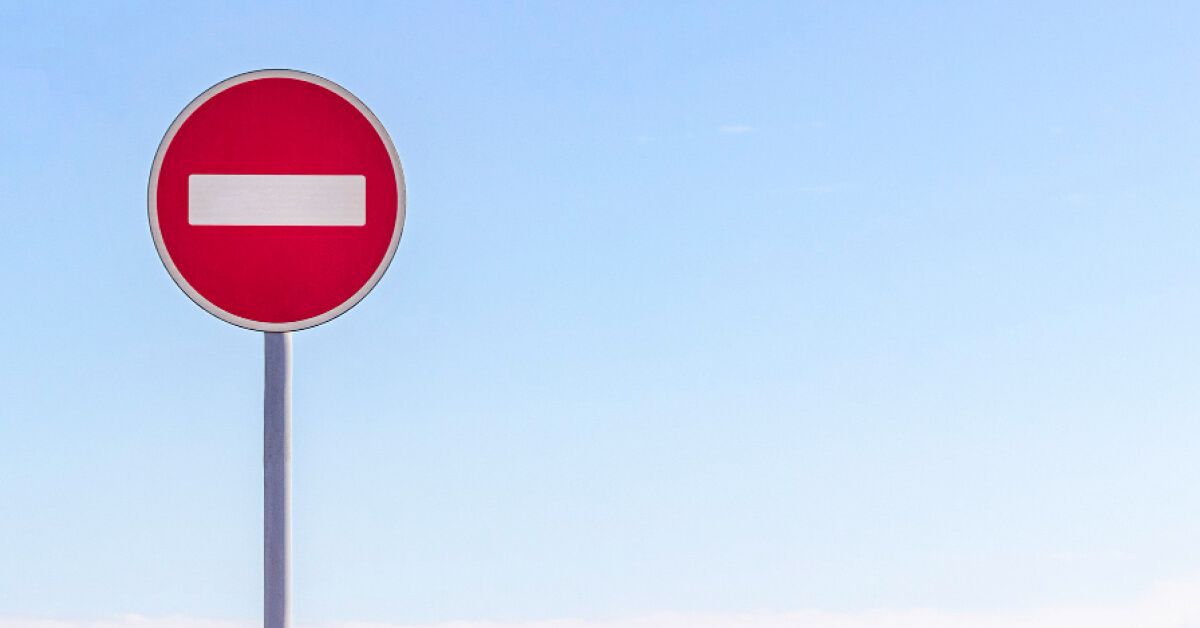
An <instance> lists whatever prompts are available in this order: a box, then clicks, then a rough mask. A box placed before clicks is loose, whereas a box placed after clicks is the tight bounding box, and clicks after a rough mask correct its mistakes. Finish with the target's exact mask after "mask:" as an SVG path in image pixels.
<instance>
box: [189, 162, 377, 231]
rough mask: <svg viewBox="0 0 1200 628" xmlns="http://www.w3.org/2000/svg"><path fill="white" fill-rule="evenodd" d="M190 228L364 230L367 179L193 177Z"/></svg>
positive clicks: (191, 180) (303, 175)
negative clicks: (237, 227) (322, 228)
mask: <svg viewBox="0 0 1200 628" xmlns="http://www.w3.org/2000/svg"><path fill="white" fill-rule="evenodd" d="M188 223H189V224H193V225H231V226H242V227H299V226H312V227H361V226H363V225H365V224H367V178H366V177H364V176H362V175H357V174H355V175H341V174H193V175H191V176H189V177H188Z"/></svg>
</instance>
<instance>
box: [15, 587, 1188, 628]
mask: <svg viewBox="0 0 1200 628" xmlns="http://www.w3.org/2000/svg"><path fill="white" fill-rule="evenodd" d="M259 625H260V624H259V622H256V621H221V620H212V619H190V618H185V617H162V618H152V617H142V616H138V615H129V616H125V617H118V618H112V619H103V620H93V621H79V620H56V619H18V618H8V619H0V628H258V626H259ZM1195 626H1200V578H1196V579H1193V580H1187V581H1176V582H1167V583H1162V584H1159V585H1157V586H1155V587H1152V588H1151V589H1150V590H1149V591H1147V592H1146V593H1145V594H1144V595H1141V596H1139V597H1137V598H1136V599H1132V600H1129V601H1126V602H1123V603H1113V604H1091V605H1059V606H1049V607H1042V608H1037V609H1030V610H998V611H971V612H967V611H952V610H944V609H934V608H915V609H896V610H887V609H883V610H870V611H857V612H828V611H815V610H811V611H797V612H791V613H757V614H742V615H738V614H730V615H714V614H687V613H658V614H650V615H642V616H637V617H629V618H624V619H609V620H583V619H553V620H538V621H524V622H522V621H512V622H489V621H455V622H444V623H438V624H404V623H386V622H384V623H380V622H335V623H326V624H298V628H1195Z"/></svg>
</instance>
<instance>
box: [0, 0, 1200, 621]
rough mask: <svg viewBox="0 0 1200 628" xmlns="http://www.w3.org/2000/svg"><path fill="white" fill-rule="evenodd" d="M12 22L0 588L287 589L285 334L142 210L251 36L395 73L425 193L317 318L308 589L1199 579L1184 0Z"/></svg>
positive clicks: (192, 14)
mask: <svg viewBox="0 0 1200 628" xmlns="http://www.w3.org/2000/svg"><path fill="white" fill-rule="evenodd" d="M167 4H171V5H172V6H165V5H167ZM1134 4H1139V3H1134ZM0 7H2V8H0V24H2V25H3V26H2V27H0V29H2V32H0V75H2V76H3V81H4V87H3V89H0V145H2V146H3V148H4V150H3V151H0V207H2V208H3V212H4V213H3V216H4V219H5V226H4V228H3V229H0V286H3V288H4V291H5V293H6V295H7V296H6V298H5V304H6V307H4V308H2V309H0V329H3V331H2V332H0V350H2V353H3V357H4V359H3V361H2V362H0V399H2V400H3V403H2V404H0V618H3V617H42V618H88V617H108V616H115V615H120V614H124V613H139V614H144V615H149V616H165V615H181V616H190V617H209V618H218V619H219V618H230V619H248V620H252V619H254V618H256V617H258V616H259V614H260V612H261V611H260V604H261V602H260V600H261V571H260V570H261V536H260V535H261V532H260V526H261V392H262V391H261V386H262V381H261V378H262V372H261V371H262V340H261V337H260V334H256V333H253V332H248V331H245V330H242V329H238V328H235V327H233V326H230V325H228V324H225V323H222V322H221V321H219V320H217V319H216V318H213V317H212V316H210V315H209V314H207V313H205V312H204V311H202V310H201V309H200V308H198V307H196V306H195V305H194V304H192V303H191V302H190V301H189V300H188V299H187V298H186V297H185V296H184V295H183V293H182V292H180V291H179V289H178V288H176V287H175V285H174V284H173V283H172V281H171V279H170V278H169V277H168V275H167V273H166V272H165V271H164V270H163V268H162V266H161V264H160V263H159V261H158V258H157V255H156V254H155V251H154V247H153V245H152V243H151V240H150V235H149V231H148V228H147V224H146V207H145V196H146V179H147V175H148V171H149V168H150V162H151V160H152V158H153V156H154V151H155V149H156V147H157V145H158V142H159V139H160V138H161V136H162V134H163V132H164V131H165V130H166V128H167V126H168V125H169V124H170V123H171V121H172V119H173V118H174V117H175V115H176V114H177V113H178V112H179V111H180V110H181V109H182V108H183V107H184V105H186V104H187V102H188V101H189V100H191V99H192V98H193V97H194V96H196V95H197V94H199V93H200V92H201V91H203V90H204V89H206V88H208V87H209V86H211V85H212V84H214V83H216V82H218V81H220V80H222V79H224V78H226V77H228V76H231V75H233V74H237V73H240V72H243V71H247V70H252V69H258V68H264V67H289V68H295V69H301V70H306V71H310V72H315V73H317V74H321V75H323V76H326V77H328V78H330V79H332V80H334V81H337V82H338V83H340V84H342V85H343V86H345V87H346V88H348V89H350V90H351V91H353V92H354V93H356V94H357V95H358V96H359V97H360V98H362V99H363V101H365V102H366V103H367V105H369V106H370V107H371V108H372V109H373V110H374V111H375V113H376V114H377V115H378V116H379V118H380V119H381V120H382V121H383V123H384V124H385V125H386V126H387V128H388V129H389V131H390V133H391V135H392V137H393V138H394V140H395V142H396V146H397V149H398V150H399V153H400V156H401V158H402V160H403V162H404V168H405V172H406V175H407V182H408V188H409V199H408V201H409V202H408V221H407V224H406V228H405V233H404V238H403V240H402V242H401V244H400V249H399V252H398V254H397V257H396V260H395V263H394V264H393V265H392V267H391V269H390V271H389V272H388V274H387V275H386V276H385V277H384V279H383V281H382V282H381V283H380V284H379V286H378V287H377V288H376V289H375V291H374V292H373V293H372V294H371V295H370V296H369V297H367V299H366V300H365V301H364V302H363V303H362V304H361V305H360V306H359V307H357V308H355V309H354V310H353V311H352V312H350V313H349V314H348V315H346V316H344V317H342V318H340V319H337V320H335V321H333V322H331V323H329V324H327V325H325V326H322V327H319V328H317V329H313V330H309V331H304V332H300V333H298V334H297V335H296V337H295V399H294V403H295V406H294V407H295V410H294V421H295V428H294V429H295V434H294V438H295V441H294V443H295V444H294V447H295V452H294V455H295V457H294V463H295V494H294V505H295V519H294V522H295V523H294V525H295V547H294V551H295V576H294V578H295V613H296V617H297V619H299V620H301V621H307V622H336V621H343V620H349V619H358V620H369V621H388V622H408V623H417V622H430V623H437V622H444V621H449V620H455V619H475V620H505V621H510V620H532V619H539V618H551V617H576V618H595V617H614V616H626V615H638V614H644V613H652V612H655V611H680V612H688V613H747V612H755V613H759V612H777V611H778V612H784V611H789V610H796V609H807V608H821V609H829V610H832V611H859V610H862V609H869V608H879V607H935V608H942V609H952V610H955V609H957V610H962V611H969V612H976V611H980V612H983V611H987V610H988V609H1021V608H1030V607H1036V606H1039V605H1046V604H1084V605H1086V604H1101V603H1108V602H1109V601H1112V600H1121V599H1126V598H1128V597H1130V596H1134V595H1136V594H1137V593H1138V592H1139V591H1143V590H1145V589H1146V588H1147V587H1151V586H1153V585H1154V584H1155V583H1157V582H1161V581H1164V580H1170V579H1176V578H1186V577H1191V576H1193V575H1195V574H1196V573H1197V572H1200V541H1198V540H1197V539H1198V536H1197V534H1198V531H1200V524H1198V522H1200V482H1197V478H1200V455H1198V453H1197V452H1198V451H1200V420H1198V418H1197V417H1198V412H1197V409H1200V386H1198V381H1197V379H1198V378H1197V368H1196V365H1197V363H1198V361H1200V334H1197V333H1196V329H1197V321H1200V288H1198V285H1200V284H1198V282H1197V277H1200V253H1198V250H1197V246H1196V243H1197V238H1198V237H1200V212H1198V211H1197V206H1196V203H1197V200H1196V199H1197V198H1200V176H1198V175H1200V38H1197V37H1196V25H1197V23H1198V22H1197V20H1198V19H1200V11H1198V10H1197V9H1196V6H1195V5H1194V4H1189V3H1179V4H1177V5H1171V4H1155V5H1154V6H1153V7H1145V6H1128V5H1127V6H1120V5H1118V4H1117V3H1113V4H1112V5H1104V4H1102V3H1089V4H1087V5H1077V4H1076V5H1074V6H1068V5H1067V4H1065V3H1064V4H1062V5H1057V6H1050V3H1042V2H1037V3H1026V4H1024V5H1021V6H1018V5H1017V4H1016V3H1009V2H973V3H948V2H947V3H933V2H930V3H900V2H879V3H842V2H830V3H799V2H781V3H733V2H730V3H703V4H683V3H674V2H661V3H638V2H629V3H608V2H605V3H592V4H584V3H555V2H548V3H541V2H523V3H513V4H507V3H506V4H500V3H419V4H399V3H378V4H352V3H345V4H343V3H316V4H311V5H304V4H301V3H256V4H255V5H254V6H253V7H247V6H241V5H239V4H235V3H229V4H225V3H188V4H186V5H184V4H183V3H115V4H108V5H101V4H100V3H96V4H95V5H93V4H92V3H77V4H59V3H50V4H42V3H14V2H5V3H3V4H2V5H0Z"/></svg>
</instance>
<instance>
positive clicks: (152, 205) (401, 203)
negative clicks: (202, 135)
mask: <svg viewBox="0 0 1200 628" xmlns="http://www.w3.org/2000/svg"><path fill="white" fill-rule="evenodd" d="M267 78H288V79H296V80H299V81H305V82H307V83H312V84H314V85H317V86H320V87H324V88H325V89H328V90H329V91H331V92H333V93H335V94H337V95H338V96H341V97H342V98H343V99H345V100H346V101H347V102H349V103H350V104H351V105H353V106H354V108H355V109H358V112H359V113H361V114H362V115H363V117H365V118H366V119H367V121H368V122H370V123H371V126H372V127H374V129H375V132H376V133H377V134H378V135H379V138H380V139H381V140H383V144H384V146H385V147H386V148H387V152H388V156H389V157H390V158H391V160H392V172H393V173H394V175H395V179H396V226H395V229H394V230H393V232H392V241H391V242H390V243H389V244H388V249H387V252H386V253H385V254H384V256H383V259H382V260H380V262H379V267H378V268H376V269H375V272H374V273H373V274H372V275H371V277H370V278H369V279H368V280H367V282H366V283H365V284H363V286H362V287H361V288H359V289H358V291H357V292H355V293H354V294H353V295H351V296H350V298H348V299H346V300H345V301H343V302H342V303H340V304H339V305H338V306H337V307H335V308H333V309H331V310H329V311H328V312H325V313H323V314H319V315H317V316H313V317H311V318H306V319H304V320H300V321H292V322H287V323H267V322H263V321H256V320H252V319H249V318H243V317H241V316H238V315H236V314H233V313H231V312H227V311H225V310H223V309H221V308H220V307H218V306H217V305H216V304H214V303H212V302H211V301H209V300H208V299H206V298H204V296H203V295H202V294H200V293H199V292H197V291H196V289H195V288H193V287H192V285H191V284H189V283H188V282H187V280H186V279H184V278H183V275H182V274H181V273H180V272H179V269H178V268H176V267H175V262H174V261H173V260H172V259H171V254H170V253H169V252H168V251H167V247H166V244H165V243H164V242H163V238H162V231H161V229H160V228H159V224H158V176H159V171H160V170H161V169H162V162H163V159H164V158H165V157H166V152H167V148H168V147H169V146H170V145H171V140H173V139H175V134H176V133H177V132H178V131H179V128H180V127H182V126H183V124H184V122H187V120H188V118H190V117H191V115H192V113H194V112H195V111H196V110H197V109H199V108H200V107H201V105H203V104H204V103H206V102H208V101H209V99H211V98H213V97H214V96H216V95H217V94H220V93H221V92H223V91H225V90H227V89H229V88H231V87H234V86H236V85H241V84H242V83H249V82H250V81H256V80H259V79H267ZM146 196H147V207H148V213H149V218H150V234H151V236H153V238H154V248H155V249H156V250H157V251H158V258H159V260H160V261H161V262H162V264H163V267H165V268H166V269H167V272H168V273H170V275H171V278H172V279H174V280H175V284H176V285H178V286H179V288H180V289H181V290H183V293H184V294H186V295H187V296H188V298H189V299H191V300H192V301H193V302H195V303H196V305H199V306H200V307H202V308H204V310H205V311H206V312H208V313H209V314H212V315H213V316H216V317H217V318H219V319H221V320H223V321H225V322H227V323H231V324H233V325H237V326H238V327H243V328H245V329H250V330H254V331H264V332H288V331H300V330H302V329H308V328H310V327H316V326H317V325H320V324H322V323H327V322H329V321H331V320H333V319H335V318H337V317H339V316H341V315H342V314H345V313H346V312H348V311H349V310H350V308H352V307H354V306H355V305H358V303H359V301H362V300H363V298H364V297H366V296H367V293H369V292H370V291H371V290H372V289H373V288H374V287H375V284H377V283H379V280H380V279H381V278H383V274H384V273H385V272H387V269H388V267H390V266H391V264H392V258H393V257H395V255H396V248H397V247H398V246H399V245H400V235H401V234H402V233H403V232H404V217H405V205H406V202H405V201H406V189H405V186H404V169H403V168H402V167H401V165H400V156H399V155H398V154H397V153H396V147H395V146H394V145H393V144H392V138H391V136H390V135H388V132H387V130H386V129H384V128H383V123H381V122H380V121H379V118H376V117H375V114H374V113H372V112H371V110H370V109H368V108H367V106H366V105H365V104H363V102H362V101H361V100H359V99H358V98H357V97H356V96H355V95H354V94H351V93H350V91H349V90H347V89H346V88H344V87H342V86H341V85H338V84H337V83H334V82H333V81H331V80H329V79H327V78H325V77H322V76H318V75H316V74H312V73H310V72H302V71H300V70H286V69H276V70H252V71H249V72H243V73H242V74H238V75H236V76H231V77H229V78H227V79H225V80H223V81H221V82H220V83H217V84H216V85H213V86H212V87H210V88H208V89H206V90H204V92H202V93H201V94H200V95H199V96H197V97H196V98H194V99H193V100H192V101H191V102H190V103H188V105H187V106H186V107H184V108H183V111H181V112H179V115H177V116H175V120H174V121H173V122H172V123H171V126H170V127H168V128H167V132H166V134H164V135H163V138H162V141H161V142H159V144H158V150H157V151H156V152H155V153H154V164H153V165H152V166H151V167H150V182H149V186H148V189H147V193H146Z"/></svg>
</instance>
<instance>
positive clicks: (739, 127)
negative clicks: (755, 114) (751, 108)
mask: <svg viewBox="0 0 1200 628" xmlns="http://www.w3.org/2000/svg"><path fill="white" fill-rule="evenodd" d="M717 130H718V131H720V132H722V133H727V134H730V135H741V134H744V133H753V132H754V127H752V126H749V125H745V124H723V125H721V126H719V127H717Z"/></svg>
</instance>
